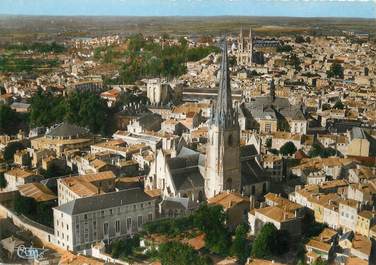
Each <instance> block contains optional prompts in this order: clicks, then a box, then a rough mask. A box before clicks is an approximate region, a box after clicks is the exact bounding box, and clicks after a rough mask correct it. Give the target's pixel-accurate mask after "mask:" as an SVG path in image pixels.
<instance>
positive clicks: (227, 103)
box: [212, 37, 238, 128]
mask: <svg viewBox="0 0 376 265" xmlns="http://www.w3.org/2000/svg"><path fill="white" fill-rule="evenodd" d="M222 45H223V47H222V62H221V68H220V76H219V78H220V79H219V88H218V98H217V105H216V108H215V113H214V116H213V119H212V124H214V125H216V126H218V127H222V128H230V127H233V125H236V124H237V122H238V121H237V119H236V115H235V112H234V109H233V108H232V96H231V85H230V71H229V69H228V57H227V41H226V37H224V40H223V44H222Z"/></svg>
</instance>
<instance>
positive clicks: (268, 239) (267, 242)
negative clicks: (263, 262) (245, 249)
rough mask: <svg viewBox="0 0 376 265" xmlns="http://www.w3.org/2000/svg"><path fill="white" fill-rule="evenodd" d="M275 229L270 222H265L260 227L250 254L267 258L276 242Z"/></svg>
mask: <svg viewBox="0 0 376 265" xmlns="http://www.w3.org/2000/svg"><path fill="white" fill-rule="evenodd" d="M277 231H278V230H277V228H276V227H275V226H274V225H273V224H271V223H267V224H265V225H264V226H263V227H262V228H261V231H260V233H259V234H258V235H257V237H256V239H255V241H254V243H253V245H252V252H251V254H252V256H253V257H256V258H268V257H271V256H272V254H273V247H274V246H275V244H276V239H277Z"/></svg>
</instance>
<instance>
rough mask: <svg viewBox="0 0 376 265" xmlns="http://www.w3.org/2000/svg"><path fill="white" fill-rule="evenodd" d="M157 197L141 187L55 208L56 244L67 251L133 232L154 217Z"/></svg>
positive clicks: (85, 247)
mask: <svg viewBox="0 0 376 265" xmlns="http://www.w3.org/2000/svg"><path fill="white" fill-rule="evenodd" d="M155 207H156V202H155V199H154V198H152V197H150V196H149V195H147V194H146V193H145V192H144V191H143V190H141V189H139V188H135V189H129V190H123V191H118V192H111V193H106V194H100V195H96V196H91V197H85V198H79V199H76V200H72V201H70V202H68V203H64V204H62V205H60V206H58V207H56V208H54V209H53V211H54V233H55V237H56V243H57V244H58V245H59V246H60V247H62V248H65V249H67V250H71V251H80V250H83V249H88V248H90V247H91V244H93V243H96V242H100V241H106V242H108V241H110V240H112V239H115V238H122V237H126V236H128V235H132V234H134V233H136V232H138V231H140V230H142V226H143V224H144V223H146V222H150V221H153V220H154V219H155V209H156V208H155Z"/></svg>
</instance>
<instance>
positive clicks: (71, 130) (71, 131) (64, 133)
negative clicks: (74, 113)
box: [46, 122, 89, 138]
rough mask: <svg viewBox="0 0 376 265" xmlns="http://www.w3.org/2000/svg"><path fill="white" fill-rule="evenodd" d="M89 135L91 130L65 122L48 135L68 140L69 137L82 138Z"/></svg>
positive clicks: (52, 129) (51, 130)
mask: <svg viewBox="0 0 376 265" xmlns="http://www.w3.org/2000/svg"><path fill="white" fill-rule="evenodd" d="M88 133H89V130H88V129H86V128H83V127H80V126H77V125H74V124H69V123H66V122H63V123H60V124H58V125H56V126H55V127H53V128H51V129H50V130H49V132H48V133H47V134H46V135H47V136H50V137H62V138H68V137H80V136H84V135H87V134H88Z"/></svg>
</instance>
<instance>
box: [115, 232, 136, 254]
mask: <svg viewBox="0 0 376 265" xmlns="http://www.w3.org/2000/svg"><path fill="white" fill-rule="evenodd" d="M139 246H140V238H139V237H138V236H137V235H135V236H133V237H132V238H127V239H124V240H116V241H114V242H113V243H112V244H111V255H112V257H113V258H115V259H118V258H120V257H127V256H129V255H131V254H132V253H133V250H134V249H135V248H137V247H139Z"/></svg>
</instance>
